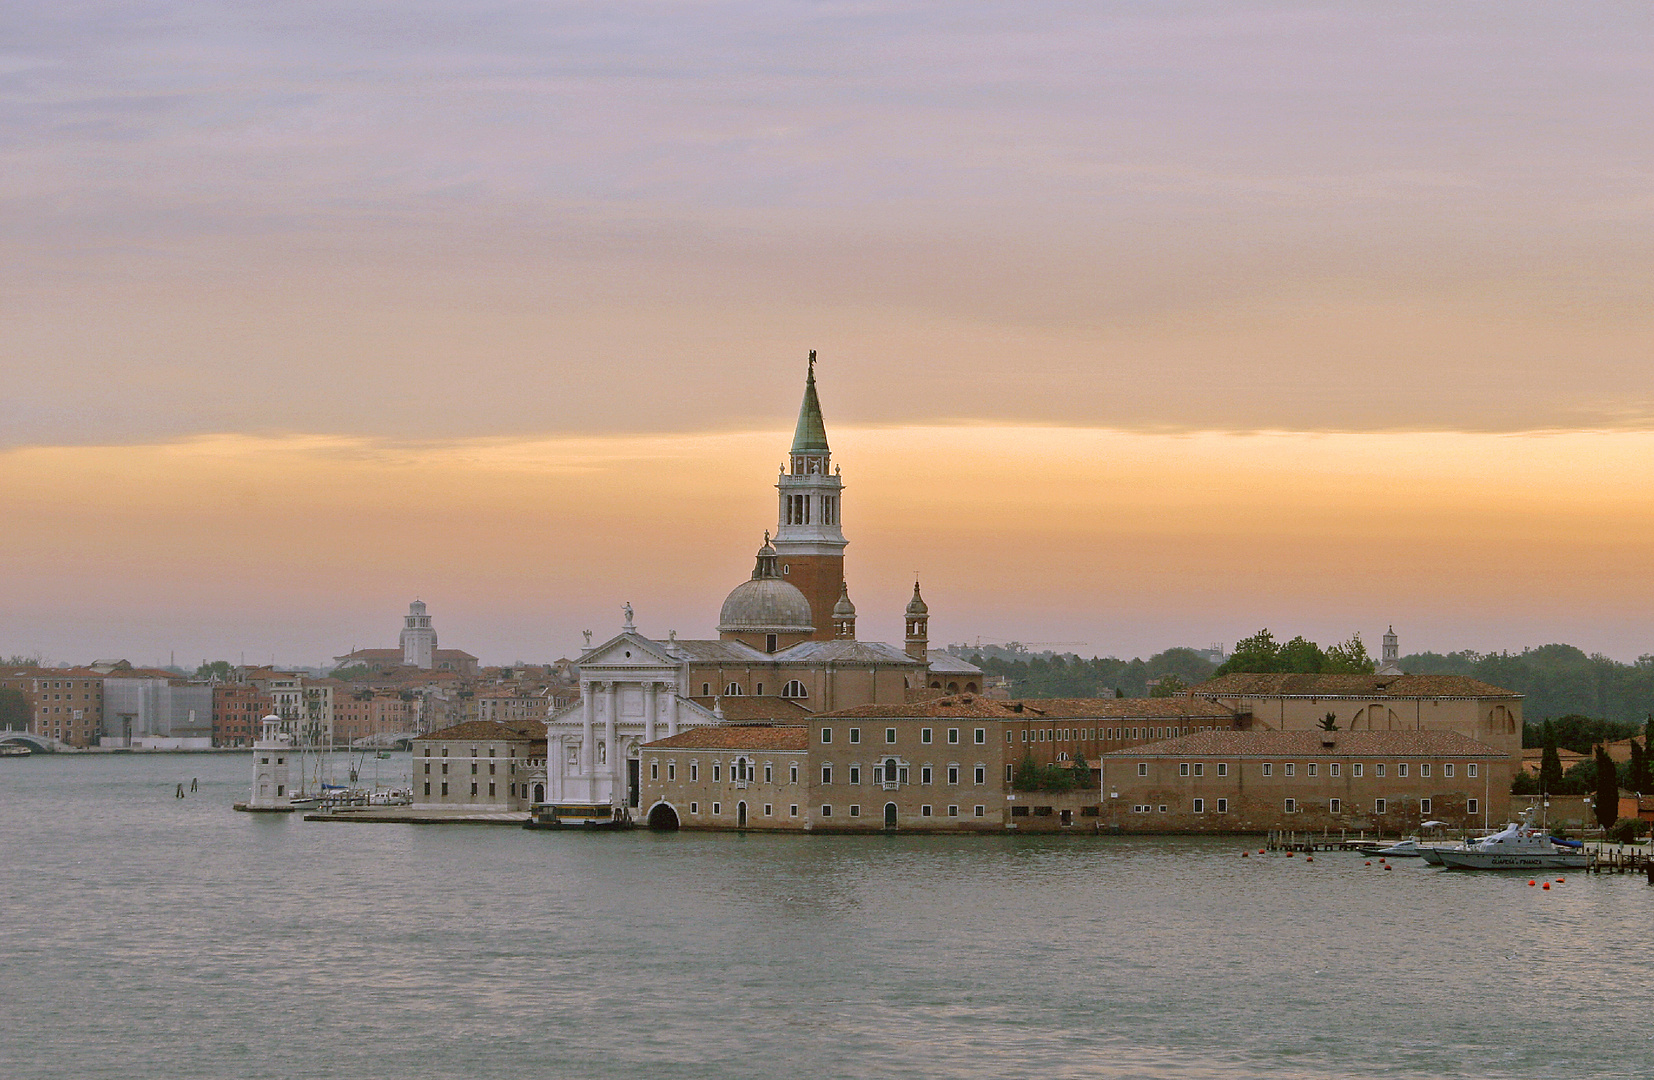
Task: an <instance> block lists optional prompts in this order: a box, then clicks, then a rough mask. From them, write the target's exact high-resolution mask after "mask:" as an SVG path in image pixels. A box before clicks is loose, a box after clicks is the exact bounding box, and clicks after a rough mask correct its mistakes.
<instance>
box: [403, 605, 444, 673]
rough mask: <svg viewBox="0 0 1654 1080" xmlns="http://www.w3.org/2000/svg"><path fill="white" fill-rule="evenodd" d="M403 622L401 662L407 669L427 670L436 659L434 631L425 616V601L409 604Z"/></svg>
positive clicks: (428, 618) (429, 620)
mask: <svg viewBox="0 0 1654 1080" xmlns="http://www.w3.org/2000/svg"><path fill="white" fill-rule="evenodd" d="M404 621H405V622H406V624H407V625H406V626H404V627H403V628H402V662H403V663H404V664H406V665H407V666H408V667H416V668H426V669H429V668H430V666H431V664H432V662H433V661H434V660H435V658H436V631H435V630H433V629H432V628H431V617H430V616H429V615H427V614H425V601H423V600H415V601H414V602H413V603H411V604H409V605H408V614H407V616H406V617H405V620H404Z"/></svg>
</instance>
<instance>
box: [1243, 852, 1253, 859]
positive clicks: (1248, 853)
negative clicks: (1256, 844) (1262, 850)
mask: <svg viewBox="0 0 1654 1080" xmlns="http://www.w3.org/2000/svg"><path fill="white" fill-rule="evenodd" d="M1250 854H1252V853H1251V852H1250V851H1243V852H1241V858H1243V859H1244V858H1246V857H1247V856H1248V855H1250Z"/></svg>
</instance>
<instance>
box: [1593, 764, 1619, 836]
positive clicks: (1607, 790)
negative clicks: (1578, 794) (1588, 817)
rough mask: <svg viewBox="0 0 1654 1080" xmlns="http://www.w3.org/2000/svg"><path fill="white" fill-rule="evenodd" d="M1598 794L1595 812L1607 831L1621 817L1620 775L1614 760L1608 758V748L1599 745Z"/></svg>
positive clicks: (1598, 820) (1598, 821)
mask: <svg viewBox="0 0 1654 1080" xmlns="http://www.w3.org/2000/svg"><path fill="white" fill-rule="evenodd" d="M1596 756H1597V792H1596V799H1595V804H1596V805H1595V806H1593V807H1592V809H1593V810H1594V811H1595V814H1596V819H1597V824H1598V825H1601V826H1602V827H1603V828H1604V829H1607V828H1608V827H1610V826H1611V825H1613V824H1614V822H1616V821H1618V820H1619V816H1620V785H1619V774H1618V773H1616V772H1615V770H1614V759H1613V758H1611V757H1609V756H1608V748H1607V747H1606V746H1603V745H1602V744H1600V743H1599V744H1597V755H1596Z"/></svg>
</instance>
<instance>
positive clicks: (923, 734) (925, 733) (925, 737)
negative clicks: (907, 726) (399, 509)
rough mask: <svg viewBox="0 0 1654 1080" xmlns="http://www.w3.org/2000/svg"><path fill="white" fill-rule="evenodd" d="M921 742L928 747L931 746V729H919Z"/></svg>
mask: <svg viewBox="0 0 1654 1080" xmlns="http://www.w3.org/2000/svg"><path fill="white" fill-rule="evenodd" d="M919 741H920V742H922V743H924V744H925V745H926V746H929V745H930V728H928V727H926V728H920V729H919Z"/></svg>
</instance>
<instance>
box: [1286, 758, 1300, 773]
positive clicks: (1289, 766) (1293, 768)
mask: <svg viewBox="0 0 1654 1080" xmlns="http://www.w3.org/2000/svg"><path fill="white" fill-rule="evenodd" d="M1286 774H1287V775H1288V776H1297V775H1298V764H1297V762H1293V761H1289V762H1287V763H1286Z"/></svg>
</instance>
